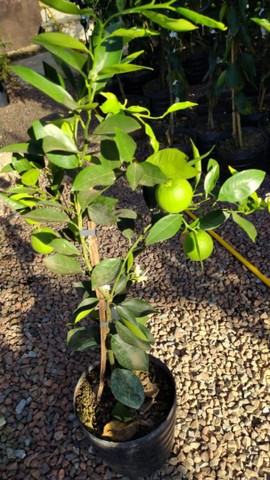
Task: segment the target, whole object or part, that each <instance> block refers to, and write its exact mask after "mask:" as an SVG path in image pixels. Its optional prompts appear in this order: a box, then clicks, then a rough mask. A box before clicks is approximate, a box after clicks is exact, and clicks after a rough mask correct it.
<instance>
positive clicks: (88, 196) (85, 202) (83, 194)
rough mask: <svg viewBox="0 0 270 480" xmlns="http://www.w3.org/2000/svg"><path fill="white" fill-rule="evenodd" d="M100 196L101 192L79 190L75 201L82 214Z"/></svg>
mask: <svg viewBox="0 0 270 480" xmlns="http://www.w3.org/2000/svg"><path fill="white" fill-rule="evenodd" d="M100 194H101V192H99V191H97V190H94V189H93V190H92V189H89V190H81V191H80V192H78V194H77V199H78V202H79V205H80V207H81V211H82V213H83V212H84V211H85V209H86V208H87V207H88V206H89V205H90V204H91V203H92V202H94V201H95V200H96V199H97V198H98V197H99V196H100Z"/></svg>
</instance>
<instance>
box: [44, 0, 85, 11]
mask: <svg viewBox="0 0 270 480" xmlns="http://www.w3.org/2000/svg"><path fill="white" fill-rule="evenodd" d="M42 3H44V4H45V5H47V6H48V7H52V8H54V9H55V10H58V11H59V12H63V13H69V14H71V15H80V9H79V7H77V5H75V4H74V3H71V2H70V1H69V0H68V1H67V0H44V1H43V2H42Z"/></svg>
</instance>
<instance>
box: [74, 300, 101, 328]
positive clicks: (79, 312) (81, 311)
mask: <svg viewBox="0 0 270 480" xmlns="http://www.w3.org/2000/svg"><path fill="white" fill-rule="evenodd" d="M97 304H98V299H97V298H96V297H90V298H89V297H88V298H85V299H84V300H82V301H81V303H80V304H79V305H78V307H77V308H76V310H74V312H73V313H72V319H73V322H74V323H77V322H80V321H81V320H82V319H83V318H85V317H86V316H87V315H89V313H91V312H92V311H93V310H95V308H96V306H97Z"/></svg>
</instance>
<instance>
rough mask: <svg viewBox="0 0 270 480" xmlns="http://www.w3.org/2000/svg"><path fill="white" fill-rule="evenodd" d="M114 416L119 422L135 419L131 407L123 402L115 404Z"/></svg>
mask: <svg viewBox="0 0 270 480" xmlns="http://www.w3.org/2000/svg"><path fill="white" fill-rule="evenodd" d="M112 416H113V417H114V418H115V419H116V420H119V422H124V423H127V422H131V421H132V420H133V416H132V413H131V411H130V408H128V407H127V406H126V405H123V404H122V403H121V402H116V404H115V406H114V407H113V409H112Z"/></svg>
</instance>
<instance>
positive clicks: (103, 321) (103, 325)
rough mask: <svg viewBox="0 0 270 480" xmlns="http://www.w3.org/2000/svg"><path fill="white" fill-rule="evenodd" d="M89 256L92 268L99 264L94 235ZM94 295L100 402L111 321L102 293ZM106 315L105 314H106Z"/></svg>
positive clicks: (91, 226)
mask: <svg viewBox="0 0 270 480" xmlns="http://www.w3.org/2000/svg"><path fill="white" fill-rule="evenodd" d="M95 227H96V224H95V222H93V221H89V222H88V228H89V230H95ZM89 256H90V261H91V265H92V267H94V266H95V265H97V264H98V263H99V253H98V243H97V237H96V235H90V236H89ZM96 295H97V298H98V300H99V303H98V308H99V328H100V375H99V387H98V393H97V402H98V403H99V402H100V400H101V396H102V393H103V389H104V379H105V371H106V363H107V349H106V338H107V331H108V328H107V322H109V321H110V320H111V318H110V314H109V316H108V309H107V312H106V301H105V299H104V298H103V295H102V293H101V292H100V291H99V290H98V289H97V290H96ZM106 313H107V314H106Z"/></svg>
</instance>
